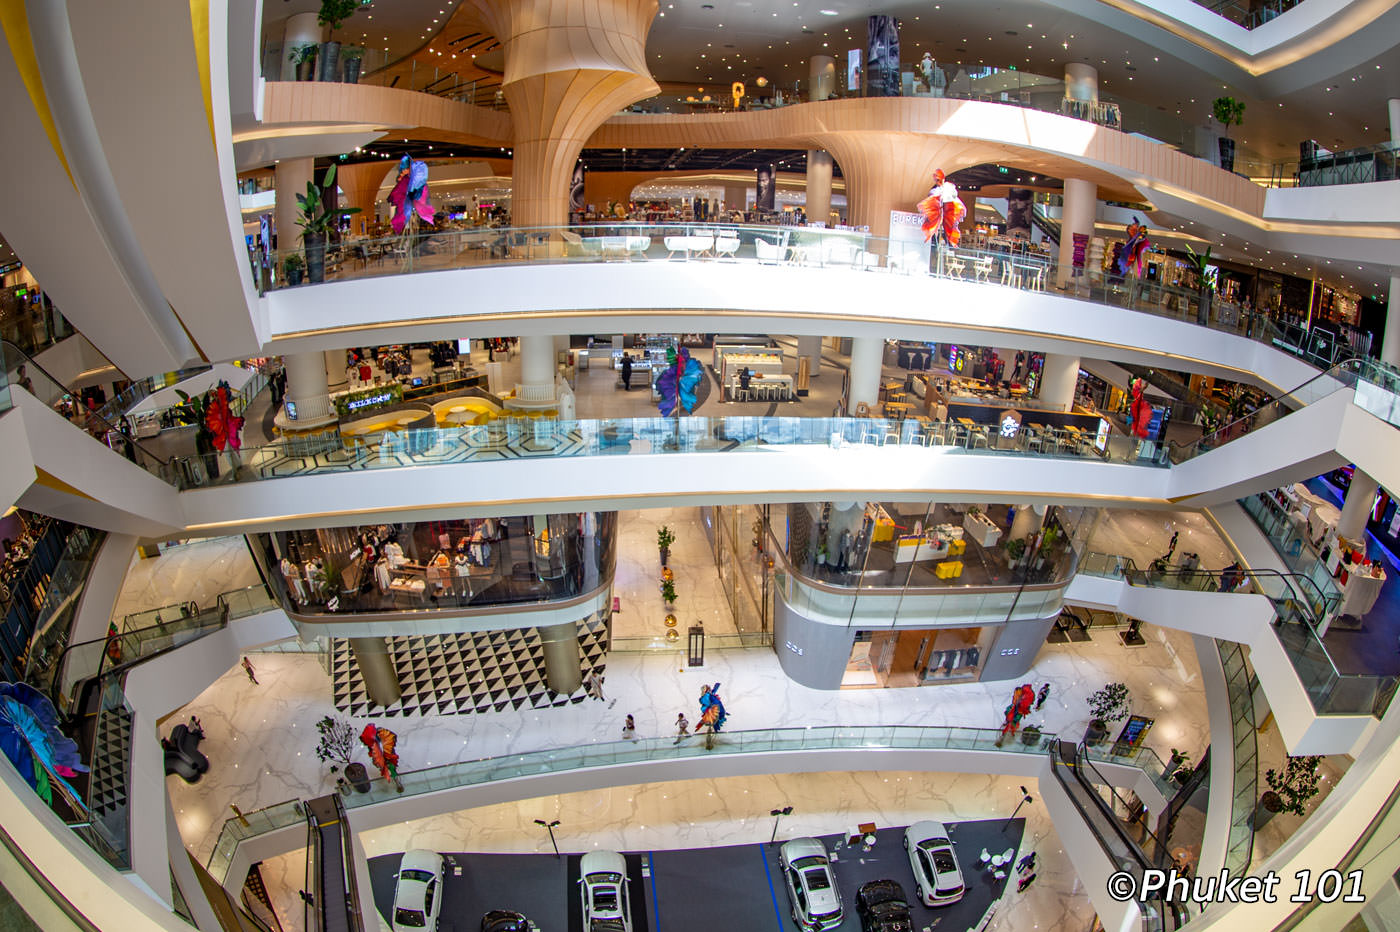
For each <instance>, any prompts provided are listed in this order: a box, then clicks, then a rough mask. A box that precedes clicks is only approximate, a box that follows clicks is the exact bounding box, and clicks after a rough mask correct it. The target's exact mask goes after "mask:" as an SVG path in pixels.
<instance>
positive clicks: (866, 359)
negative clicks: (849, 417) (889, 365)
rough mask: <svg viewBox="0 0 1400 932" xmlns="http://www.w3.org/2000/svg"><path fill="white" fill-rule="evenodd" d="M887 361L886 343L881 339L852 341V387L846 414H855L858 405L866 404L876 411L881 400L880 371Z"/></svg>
mask: <svg viewBox="0 0 1400 932" xmlns="http://www.w3.org/2000/svg"><path fill="white" fill-rule="evenodd" d="M884 359H885V341H884V340H882V339H881V338H880V337H854V338H852V340H851V387H850V397H849V398H848V399H847V401H846V413H847V414H855V410H856V405H858V404H860V403H861V402H865V403H866V404H867V405H869V406H870V409H871V410H872V411H874V410H875V409H876V407H877V405H878V403H879V400H880V369H881V366H882V365H883V363H884Z"/></svg>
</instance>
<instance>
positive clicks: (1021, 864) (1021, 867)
mask: <svg viewBox="0 0 1400 932" xmlns="http://www.w3.org/2000/svg"><path fill="white" fill-rule="evenodd" d="M1016 870H1018V871H1020V872H1021V873H1023V874H1024V873H1026V872H1027V871H1033V870H1035V852H1034V851H1032V852H1031V853H1030V854H1028V855H1026V856H1025V857H1023V858H1021V860H1019V861H1017V862H1016Z"/></svg>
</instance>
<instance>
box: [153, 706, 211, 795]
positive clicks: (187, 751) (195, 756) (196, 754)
mask: <svg viewBox="0 0 1400 932" xmlns="http://www.w3.org/2000/svg"><path fill="white" fill-rule="evenodd" d="M194 721H195V727H194V728H193V729H192V728H190V727H189V726H188V725H176V726H175V729H174V730H173V731H172V732H170V737H169V738H161V739H160V746H161V747H162V748H164V749H165V775H166V776H167V777H168V776H170V775H171V774H172V773H176V774H179V775H180V777H181V779H183V780H184V781H185V782H186V783H198V782H199V778H200V777H201V776H203V774H204V772H205V771H206V770H208V769H209V758H207V757H205V756H204V753H203V752H202V751H200V750H199V742H200V741H201V740H203V738H204V729H203V728H202V727H200V726H199V724H198V720H197V719H196V720H194Z"/></svg>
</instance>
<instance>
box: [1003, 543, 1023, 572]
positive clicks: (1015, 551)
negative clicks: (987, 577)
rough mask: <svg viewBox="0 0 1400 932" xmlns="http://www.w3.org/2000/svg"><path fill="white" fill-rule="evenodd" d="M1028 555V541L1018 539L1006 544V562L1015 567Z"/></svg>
mask: <svg viewBox="0 0 1400 932" xmlns="http://www.w3.org/2000/svg"><path fill="white" fill-rule="evenodd" d="M1025 555H1026V539H1025V538H1024V537H1018V538H1016V539H1015V540H1008V541H1007V542H1006V560H1007V562H1008V563H1010V564H1011V565H1012V566H1013V567H1014V566H1016V565H1018V564H1019V563H1020V562H1021V558H1022V557H1024V556H1025Z"/></svg>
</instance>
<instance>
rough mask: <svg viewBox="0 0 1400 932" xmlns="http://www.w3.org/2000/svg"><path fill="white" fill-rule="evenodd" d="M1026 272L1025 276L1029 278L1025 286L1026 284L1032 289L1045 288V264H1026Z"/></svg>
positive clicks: (1041, 289)
mask: <svg viewBox="0 0 1400 932" xmlns="http://www.w3.org/2000/svg"><path fill="white" fill-rule="evenodd" d="M1026 274H1027V276H1028V277H1029V278H1030V281H1029V282H1028V283H1027V286H1028V287H1029V288H1030V289H1031V290H1032V291H1044V290H1045V266H1043V265H1032V266H1027V267H1026Z"/></svg>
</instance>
